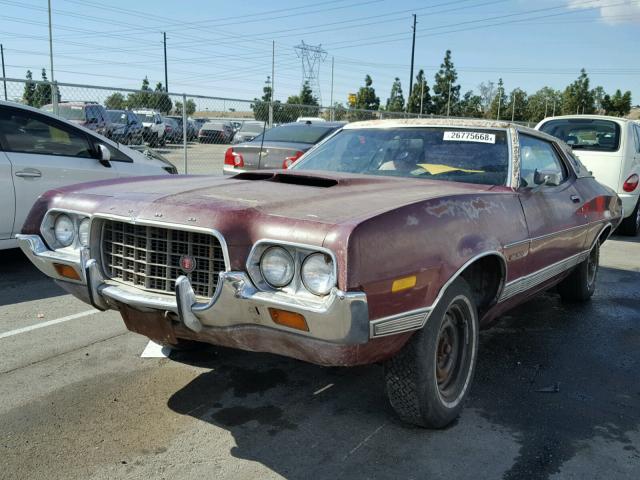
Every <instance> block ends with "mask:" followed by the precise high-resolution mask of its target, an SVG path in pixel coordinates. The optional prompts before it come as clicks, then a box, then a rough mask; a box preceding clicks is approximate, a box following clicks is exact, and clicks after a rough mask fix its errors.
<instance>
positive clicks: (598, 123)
mask: <svg viewBox="0 0 640 480" xmlns="http://www.w3.org/2000/svg"><path fill="white" fill-rule="evenodd" d="M536 129H538V130H542V131H543V132H546V133H548V134H551V135H553V136H555V137H558V138H559V139H561V140H564V141H565V142H566V143H567V144H568V145H569V146H571V148H572V149H573V153H574V154H575V155H576V157H578V158H579V159H580V160H581V161H582V163H584V165H585V166H586V167H587V168H588V169H589V170H591V171H592V172H593V175H594V176H595V177H596V180H598V181H600V182H602V183H604V184H605V185H607V186H609V187H610V188H612V189H614V190H615V191H616V192H617V193H618V196H619V197H620V199H621V200H622V205H623V207H624V215H625V218H624V220H623V222H622V223H621V224H620V227H619V228H618V231H619V232H620V233H622V234H625V235H637V234H638V231H640V208H639V203H638V199H639V197H640V188H639V187H640V185H639V183H640V124H638V123H637V122H634V121H633V120H627V119H624V118H618V117H608V116H605V115H566V116H561V117H549V118H545V119H544V120H542V121H541V122H540V123H538V125H536Z"/></svg>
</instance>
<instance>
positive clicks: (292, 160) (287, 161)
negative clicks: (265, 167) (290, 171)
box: [282, 150, 304, 170]
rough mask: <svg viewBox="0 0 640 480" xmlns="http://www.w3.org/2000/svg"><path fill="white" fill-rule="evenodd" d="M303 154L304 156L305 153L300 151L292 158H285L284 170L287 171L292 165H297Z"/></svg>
mask: <svg viewBox="0 0 640 480" xmlns="http://www.w3.org/2000/svg"><path fill="white" fill-rule="evenodd" d="M303 154H304V152H301V151H300V150H298V151H297V152H296V153H295V155H293V156H291V157H285V159H284V162H282V168H284V169H285V170H286V169H287V168H289V167H290V166H291V165H293V164H294V163H295V161H296V160H298V159H299V158H300V157H301V156H302V155H303Z"/></svg>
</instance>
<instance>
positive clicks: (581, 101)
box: [562, 68, 596, 115]
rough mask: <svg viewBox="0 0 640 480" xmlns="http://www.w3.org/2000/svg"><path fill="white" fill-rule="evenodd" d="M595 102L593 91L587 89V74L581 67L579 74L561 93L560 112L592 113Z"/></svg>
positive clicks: (570, 113) (566, 113) (567, 113)
mask: <svg viewBox="0 0 640 480" xmlns="http://www.w3.org/2000/svg"><path fill="white" fill-rule="evenodd" d="M595 109H596V108H595V102H594V98H593V91H592V90H590V89H589V76H588V75H587V72H586V71H585V69H584V68H583V69H582V70H580V76H579V77H578V78H577V79H576V81H575V82H573V83H572V84H571V85H569V86H567V88H565V90H564V92H563V93H562V113H564V114H565V115H572V114H576V113H587V114H590V113H594V112H595Z"/></svg>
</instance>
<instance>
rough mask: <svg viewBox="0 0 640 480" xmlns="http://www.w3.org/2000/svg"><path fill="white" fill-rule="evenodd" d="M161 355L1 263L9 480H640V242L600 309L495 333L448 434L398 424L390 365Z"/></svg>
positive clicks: (10, 262) (539, 314) (616, 252)
mask: <svg viewBox="0 0 640 480" xmlns="http://www.w3.org/2000/svg"><path fill="white" fill-rule="evenodd" d="M146 345H147V340H146V339H145V338H143V337H141V336H139V335H136V334H133V333H129V332H127V330H126V329H125V328H124V325H123V323H122V321H121V320H120V318H119V316H118V314H117V313H115V312H105V313H99V312H96V311H94V310H93V309H91V308H90V307H89V306H87V305H85V304H83V303H81V302H80V301H77V300H75V299H74V298H73V297H71V296H70V295H67V294H65V292H64V291H63V290H61V289H60V288H58V287H57V286H56V285H55V284H54V283H53V282H52V281H50V280H49V279H47V278H45V277H44V276H43V275H41V274H40V273H39V272H38V271H37V270H36V269H35V268H34V267H33V266H31V264H30V263H29V262H28V261H27V260H26V258H24V257H23V256H22V254H21V253H20V252H19V251H18V250H11V251H4V252H0V398H1V399H2V401H1V402H0V478H1V479H12V480H13V479H51V480H53V479H121V478H122V479H151V478H152V479H172V480H173V479H178V480H179V479H191V478H232V479H270V478H287V479H300V480H303V479H305V480H306V479H308V478H315V479H324V478H331V479H335V478H350V479H360V478H375V479H380V478H394V479H397V478H402V479H404V478H407V479H440V478H442V479H444V478H446V479H452V478H453V479H458V478H460V479H493V478H497V479H499V478H503V479H587V478H588V479H592V478H603V479H607V480H613V479H637V478H640V382H639V379H640V375H639V373H638V371H639V369H640V243H638V240H637V239H636V240H629V239H627V238H623V237H616V238H615V239H612V240H610V241H609V242H607V243H606V244H605V246H604V247H603V249H602V255H601V270H600V272H599V277H598V287H597V291H596V294H595V296H594V297H593V299H592V300H591V301H590V302H589V303H587V304H584V305H568V304H563V303H562V302H561V301H560V299H559V297H558V296H557V295H556V294H553V293H547V294H545V295H543V296H541V297H538V298H536V299H534V300H532V301H530V302H528V303H526V304H524V305H522V306H521V307H519V308H518V309H516V310H514V311H512V312H511V313H510V314H509V315H508V316H505V317H503V318H502V319H501V320H500V322H499V323H498V325H496V326H495V327H494V328H493V329H491V330H488V331H485V332H483V333H482V335H481V341H480V356H479V361H478V366H477V374H476V378H475V383H474V384H473V387H472V389H471V394H470V398H469V401H468V402H467V404H466V408H465V409H464V412H463V414H462V416H461V417H460V418H459V420H458V421H456V422H455V423H454V424H453V425H452V426H450V427H449V428H447V429H445V430H441V431H428V430H422V429H419V428H415V427H410V426H407V425H404V424H402V423H401V422H400V421H399V420H397V418H396V417H395V416H394V414H393V411H392V410H391V408H390V406H389V405H388V403H387V400H386V398H385V395H384V390H383V383H382V368H381V367H380V366H378V365H372V366H366V367H357V368H323V367H317V366H314V365H309V364H305V363H303V362H299V361H296V360H291V359H287V358H283V357H278V356H276V355H268V354H258V353H249V352H242V351H235V350H229V349H223V348H217V347H207V348H205V349H203V350H201V351H197V352H186V353H172V354H171V358H141V357H140V354H141V352H142V351H143V350H144V348H145V346H146Z"/></svg>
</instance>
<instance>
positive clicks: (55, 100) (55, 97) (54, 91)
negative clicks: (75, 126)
mask: <svg viewBox="0 0 640 480" xmlns="http://www.w3.org/2000/svg"><path fill="white" fill-rule="evenodd" d="M47 4H48V6H49V8H48V10H49V62H50V64H49V66H50V72H49V73H50V74H51V103H53V113H54V114H56V115H57V114H58V89H57V88H56V82H55V77H54V76H53V35H52V33H51V0H47Z"/></svg>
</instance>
